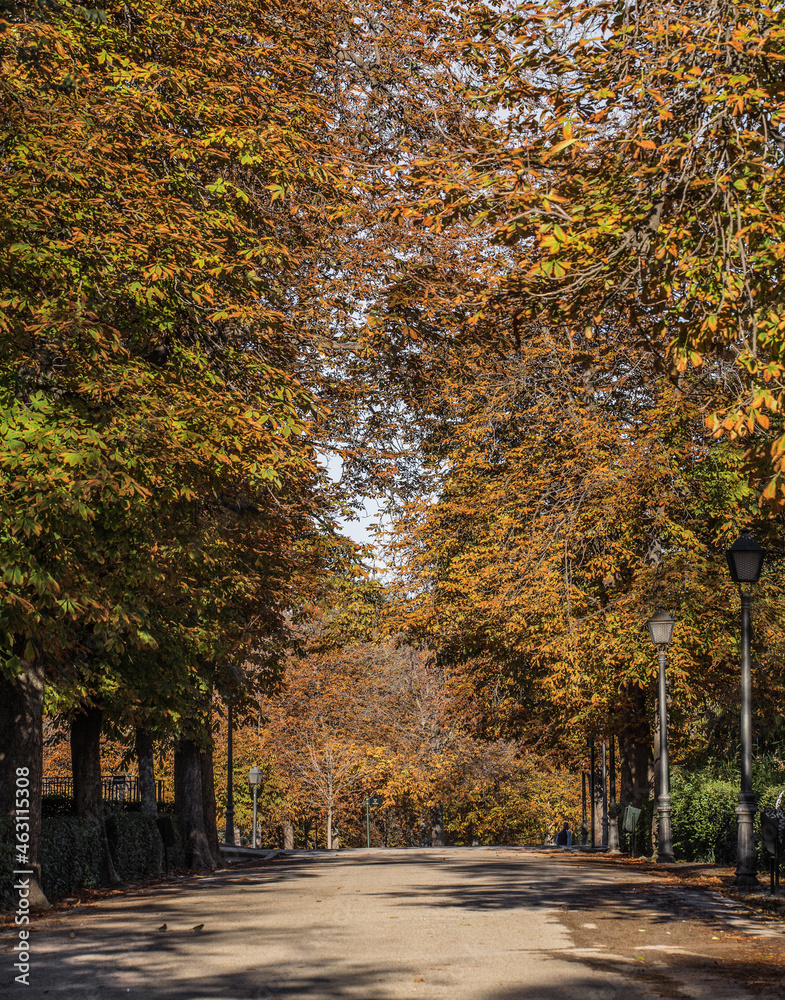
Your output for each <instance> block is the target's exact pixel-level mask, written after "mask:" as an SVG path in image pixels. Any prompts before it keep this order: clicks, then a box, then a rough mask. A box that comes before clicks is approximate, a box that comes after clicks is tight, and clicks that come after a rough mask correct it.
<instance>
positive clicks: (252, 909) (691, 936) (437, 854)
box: [0, 848, 785, 1000]
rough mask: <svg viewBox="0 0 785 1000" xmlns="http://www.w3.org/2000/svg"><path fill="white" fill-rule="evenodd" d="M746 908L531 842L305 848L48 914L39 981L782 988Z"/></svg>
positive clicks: (231, 987) (553, 993)
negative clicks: (533, 845)
mask: <svg viewBox="0 0 785 1000" xmlns="http://www.w3.org/2000/svg"><path fill="white" fill-rule="evenodd" d="M741 911H743V907H740V906H738V905H737V904H736V903H734V902H732V901H730V900H726V899H722V898H721V897H719V896H717V895H715V894H713V893H699V892H696V891H694V890H690V889H684V888H682V887H680V886H675V885H673V884H671V883H670V882H668V881H666V880H663V879H662V878H660V877H658V876H655V875H652V874H650V873H648V872H645V871H634V870H631V869H630V868H629V867H625V866H623V865H613V864H608V863H607V862H605V861H595V860H592V859H587V858H585V857H576V856H565V855H563V854H559V855H555V854H553V853H550V854H548V853H545V852H538V851H535V850H527V849H515V848H513V849H508V848H473V849H468V848H464V849H461V848H450V849H447V850H437V849H423V850H408V851H407V850H383V849H373V850H371V851H360V850H357V851H342V852H340V853H338V854H336V853H332V854H326V853H313V852H309V853H307V854H306V853H305V852H294V853H293V854H288V855H286V856H283V857H279V858H277V859H275V860H273V861H271V862H269V863H268V864H264V865H259V866H256V867H252V868H248V867H246V868H240V869H235V870H230V869H222V870H220V871H218V872H216V873H215V874H214V875H212V876H209V877H204V878H200V879H191V880H188V881H183V882H181V883H180V884H175V885H170V886H168V887H166V888H158V889H155V890H139V891H136V892H132V893H130V894H124V895H119V896H115V897H109V898H106V899H104V900H102V901H100V902H98V903H96V904H94V905H90V906H86V907H84V908H81V907H80V908H74V909H72V910H71V911H70V912H67V913H64V914H60V915H58V916H57V917H52V918H48V919H45V920H42V921H40V922H38V923H36V924H35V925H34V928H33V932H32V935H31V937H32V951H31V954H32V968H33V970H34V973H33V976H32V977H31V980H32V982H31V985H32V986H33V989H32V991H31V994H30V995H32V996H35V997H43V996H44V995H45V994H46V995H47V996H52V997H55V996H63V997H70V996H74V997H75V996H78V997H79V998H80V1000H93V998H95V1000H97V998H99V997H100V998H101V1000H115V998H120V997H132V998H136V997H145V998H155V1000H163V998H166V1000H186V998H187V1000H208V998H211V1000H212V998H218V997H220V998H222V1000H229V998H231V1000H261V998H267V997H275V998H278V997H281V998H284V997H285V998H295V997H296V998H300V997H303V998H305V997H307V998H308V1000H327V998H338V997H340V998H346V1000H349V998H353V1000H354V998H358V1000H359V998H362V1000H369V998H378V1000H393V998H395V1000H411V998H416V997H428V998H450V1000H557V998H558V1000H573V998H575V1000H578V998H580V1000H605V998H609V997H625V998H629V1000H649V998H654V997H663V996H664V997H668V998H676V997H678V998H682V997H684V998H686V997H689V998H691V1000H702V998H709V997H710V998H711V1000H746V998H748V997H753V996H754V997H764V998H766V997H770V998H774V997H779V996H781V995H782V992H781V988H780V985H779V984H778V982H777V977H778V975H779V973H778V971H777V965H778V964H779V966H780V969H781V959H782V957H783V954H785V934H783V932H782V928H781V926H780V925H779V924H775V923H769V922H764V921H762V920H758V919H755V920H753V919H751V918H750V917H749V916H745V915H743V913H742V912H741ZM199 925H203V927H202V928H201V929H199V930H197V929H195V928H197V927H199ZM164 926H165V928H166V929H161V928H163V927H164ZM12 943H13V942H12V940H11V938H10V937H6V938H5V941H4V944H5V948H4V951H5V961H7V962H10V959H9V957H8V956H9V951H8V949H10V947H11V945H12ZM3 989H5V990H6V992H3ZM8 990H9V987H8V986H5V987H2V988H0V996H10V995H11V993H10V992H8Z"/></svg>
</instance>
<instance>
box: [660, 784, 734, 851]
mask: <svg viewBox="0 0 785 1000" xmlns="http://www.w3.org/2000/svg"><path fill="white" fill-rule="evenodd" d="M738 792H739V789H738V784H736V783H734V782H731V781H729V780H727V779H726V778H716V777H713V776H712V775H711V774H710V773H706V771H705V770H701V771H697V772H695V773H694V774H683V773H681V772H677V773H676V774H674V780H673V782H672V787H671V802H672V804H673V812H672V813H671V824H672V826H673V853H674V854H675V856H676V859H677V860H678V861H684V860H686V861H701V862H707V863H715V864H723V865H726V864H731V863H732V862H733V861H734V860H735V858H736V806H737V804H738Z"/></svg>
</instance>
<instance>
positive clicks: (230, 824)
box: [224, 701, 234, 847]
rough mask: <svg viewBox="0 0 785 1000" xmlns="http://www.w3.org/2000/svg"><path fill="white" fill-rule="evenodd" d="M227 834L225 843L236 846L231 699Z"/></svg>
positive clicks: (227, 724) (227, 715) (229, 712)
mask: <svg viewBox="0 0 785 1000" xmlns="http://www.w3.org/2000/svg"><path fill="white" fill-rule="evenodd" d="M226 726H227V739H226V756H227V761H226V834H225V836H224V843H225V844H226V845H227V847H234V792H233V790H232V767H233V766H234V762H233V760H232V703H231V701H229V702H228V703H227V707H226Z"/></svg>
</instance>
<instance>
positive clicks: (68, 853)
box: [0, 810, 186, 908]
mask: <svg viewBox="0 0 785 1000" xmlns="http://www.w3.org/2000/svg"><path fill="white" fill-rule="evenodd" d="M171 818H172V822H173V826H174V837H175V844H174V847H171V848H170V849H169V864H170V867H172V868H184V867H185V846H186V838H185V827H184V824H183V821H182V819H181V818H180V817H179V816H176V815H172V816H171ZM0 820H2V821H1V822H0V906H2V907H4V908H10V907H13V906H14V905H15V904H16V894H15V893H14V891H13V883H14V878H13V874H12V872H13V869H14V867H15V865H14V864H13V857H14V846H13V825H12V822H11V820H10V817H2V818H0ZM106 833H107V837H108V839H109V849H110V852H111V855H112V861H113V862H114V866H115V870H116V871H117V874H118V876H119V877H120V878H121V879H122V880H123V881H130V880H132V879H137V878H143V877H144V876H145V875H155V874H157V873H158V872H160V871H163V863H164V861H163V858H164V848H163V842H162V840H161V837H160V834H159V833H158V827H157V825H156V822H155V820H154V819H151V818H150V817H149V816H144V815H142V814H141V813H138V812H127V811H125V810H123V811H116V812H115V811H112V812H108V813H107V817H106ZM41 857H42V864H41V881H42V883H43V885H42V888H43V890H44V892H45V893H46V895H47V897H48V898H49V899H50V900H55V899H58V898H61V897H63V896H69V895H71V894H73V893H75V892H77V891H78V890H79V889H92V888H95V887H96V886H97V885H98V884H99V872H100V869H101V857H102V845H101V838H100V835H99V833H98V829H97V828H96V826H95V824H93V823H92V822H91V821H90V820H87V819H80V818H79V817H78V816H67V815H65V816H64V815H60V816H48V817H46V818H45V819H44V820H43V821H42V823H41Z"/></svg>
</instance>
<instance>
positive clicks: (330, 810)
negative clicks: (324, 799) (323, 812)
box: [327, 801, 333, 851]
mask: <svg viewBox="0 0 785 1000" xmlns="http://www.w3.org/2000/svg"><path fill="white" fill-rule="evenodd" d="M332 849H333V804H332V801H330V802H328V803H327V850H328V851H331V850H332Z"/></svg>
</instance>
